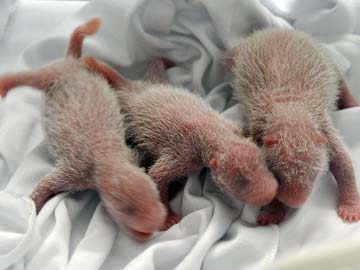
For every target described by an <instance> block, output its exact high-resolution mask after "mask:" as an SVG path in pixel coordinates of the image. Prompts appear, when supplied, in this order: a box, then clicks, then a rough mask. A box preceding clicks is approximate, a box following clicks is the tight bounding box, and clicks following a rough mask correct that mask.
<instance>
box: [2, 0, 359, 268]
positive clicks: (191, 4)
mask: <svg viewBox="0 0 360 270" xmlns="http://www.w3.org/2000/svg"><path fill="white" fill-rule="evenodd" d="M358 2H359V1H355V0H353V1H346V0H338V1H336V0H322V1H321V0H318V1H313V0H286V1H285V0H282V1H275V0H262V1H256V0H222V1H219V0H131V1H129V0H94V1H92V2H90V3H88V4H86V5H84V7H83V8H81V9H80V10H79V11H76V13H74V14H71V15H70V16H68V17H67V18H66V19H65V20H64V21H63V22H62V23H59V24H58V26H57V27H56V28H54V29H52V30H51V31H50V32H48V33H47V34H46V35H45V36H43V37H38V36H37V38H35V39H34V40H29V42H28V44H27V45H29V46H28V47H27V49H26V50H25V51H24V52H23V53H22V54H21V56H20V58H19V60H20V63H19V65H18V66H17V68H18V69H23V68H34V67H38V66H40V65H44V64H46V63H48V62H49V61H51V60H53V59H56V58H61V57H63V55H64V52H65V49H66V45H67V42H68V39H69V36H70V33H71V32H72V31H73V29H74V28H75V27H76V26H78V25H80V24H82V23H83V22H85V21H86V20H88V19H89V18H91V17H94V16H100V17H101V19H102V22H103V24H102V27H101V30H100V32H99V33H98V34H96V35H95V36H94V37H91V38H88V39H87V40H86V42H85V50H84V53H85V54H91V55H95V56H97V57H99V58H101V59H104V60H105V61H107V62H109V63H111V64H112V65H113V66H115V67H116V68H117V69H118V70H119V71H120V72H122V73H123V74H125V75H126V76H128V77H130V78H141V76H142V74H143V72H144V70H145V65H146V62H147V61H148V60H149V59H151V58H152V57H154V56H158V55H161V56H164V57H168V58H170V59H172V60H174V61H175V63H176V64H177V67H175V68H172V69H171V70H170V71H169V72H168V74H169V76H170V78H171V80H172V82H173V83H180V84H183V85H185V86H187V87H189V88H190V89H192V90H193V91H195V92H196V93H198V94H199V95H202V96H203V97H204V98H205V99H206V100H207V101H208V102H210V104H211V105H212V106H213V108H214V109H216V110H218V111H221V112H222V111H224V114H225V115H226V116H227V117H229V118H230V119H232V120H234V121H239V120H238V119H239V118H240V117H239V112H238V108H237V107H236V106H232V107H230V108H229V106H230V105H231V102H230V97H231V94H230V91H229V87H228V84H227V83H228V80H229V77H228V75H226V72H225V71H224V67H223V65H222V56H223V52H224V49H225V48H227V47H229V46H232V45H234V44H236V43H237V40H238V38H239V37H243V36H246V35H248V34H249V33H250V32H251V31H253V30H254V29H259V28H263V27H272V26H279V27H296V28H299V29H302V30H304V31H306V32H308V33H310V34H312V35H313V36H314V37H315V38H317V39H318V40H319V41H321V42H323V43H325V44H326V45H327V46H328V48H329V49H330V50H331V51H332V52H333V56H334V59H335V61H336V62H337V63H338V65H339V67H340V68H341V69H342V70H343V71H344V72H346V76H347V77H346V79H347V81H348V83H349V85H350V88H351V91H352V93H353V94H354V95H355V96H356V97H357V98H358V100H360V91H359V89H357V86H358V85H359V83H360V76H359V74H360V53H359V52H360V50H359V49H360V48H359V47H360V39H359V35H358V34H359V33H360V23H359V22H360V21H359V20H358V19H357V18H358V17H359V15H360V9H359V7H360V5H359V3H358ZM38 3H39V4H41V1H39V2H38ZM58 3H60V2H58ZM67 3H68V2H66V1H65V2H63V3H62V4H63V5H66V4H67ZM44 12H47V11H45V10H44ZM48 12H50V13H51V12H54V10H52V11H51V10H49V11H48ZM54 13H56V12H54ZM44 15H45V14H44ZM38 16H42V14H38ZM55 17H56V16H55ZM24 29H26V25H23V30H24ZM9 38H10V37H9ZM8 49H9V52H10V50H11V48H8ZM1 54H2V55H3V56H5V52H4V51H2V52H1ZM0 64H1V63H0ZM9 69H10V68H9ZM1 70H4V71H5V70H6V67H3V66H2V67H1ZM43 98H44V97H43V95H42V94H41V93H40V92H39V91H36V90H34V89H30V88H28V87H21V88H19V89H17V90H15V91H13V92H11V93H10V94H9V95H8V97H7V98H6V99H4V100H3V101H1V102H0V179H1V180H0V189H1V190H3V192H1V193H0V269H4V268H9V269H17V270H20V269H34V270H42V269H44V270H45V269H46V270H48V269H51V270H52V269H74V270H76V269H136V270H138V269H149V270H150V269H174V268H176V269H260V268H261V269H269V267H270V266H269V265H270V264H271V263H272V262H273V261H274V260H277V259H278V258H282V257H285V256H287V255H288V254H292V253H294V252H295V253H296V254H301V253H303V252H304V250H306V249H307V248H309V247H311V248H316V247H317V246H321V245H336V244H337V243H339V242H340V241H345V240H347V239H360V223H359V224H345V223H344V222H342V221H341V220H340V219H339V218H338V216H337V214H336V197H337V188H336V184H335V182H334V180H333V178H332V176H331V175H330V174H329V173H325V174H323V175H321V176H319V178H318V180H317V183H316V185H315V187H314V190H313V192H312V194H311V196H310V198H309V200H308V201H307V202H306V203H305V205H304V206H303V207H302V208H301V209H299V210H297V211H291V212H289V214H288V215H287V217H286V220H285V221H284V222H283V223H282V224H281V225H280V226H275V225H273V226H267V227H261V226H256V225H255V217H256V214H257V211H258V209H257V208H256V207H253V206H250V205H245V206H244V205H243V204H242V203H241V202H235V201H232V200H230V199H228V198H226V197H225V196H224V195H222V194H221V193H220V192H219V190H218V189H217V188H216V187H215V186H214V184H213V182H212V179H211V176H210V174H209V172H208V171H205V170H204V171H203V172H202V173H201V174H200V175H192V176H190V177H189V179H188V181H187V184H186V186H185V188H184V191H182V192H180V193H179V194H178V195H177V196H176V198H175V199H174V200H173V202H172V206H173V209H174V210H175V211H176V212H178V213H180V214H181V215H182V216H183V217H184V218H183V219H182V221H181V222H180V223H179V224H177V225H175V226H173V227H172V228H171V229H170V230H168V231H166V232H161V233H158V234H156V235H154V237H153V238H152V239H151V240H149V241H147V242H145V243H139V242H136V241H135V240H133V239H131V238H129V237H128V236H127V235H126V234H124V232H122V231H121V230H120V229H119V228H118V227H117V226H115V224H114V223H113V222H112V220H111V219H110V218H109V217H108V215H107V214H106V213H105V212H104V209H103V206H102V203H101V202H99V198H98V196H97V194H96V193H95V192H91V191H86V192H80V193H75V194H60V195H58V196H56V197H54V198H53V199H52V200H50V201H49V202H48V203H47V204H46V205H45V206H44V208H43V210H42V211H41V212H40V214H39V216H38V217H37V218H36V216H35V214H34V206H33V204H32V202H31V201H29V199H28V198H26V197H27V196H28V195H29V194H30V193H31V191H32V189H33V188H34V186H35V185H36V184H37V183H38V182H39V181H40V180H41V178H42V177H43V176H45V175H46V174H47V173H48V172H49V171H50V170H51V168H52V166H53V164H52V162H51V160H50V158H49V154H48V152H47V150H46V142H45V141H44V134H43V130H42V126H41V113H42V103H43ZM229 103H230V105H229ZM334 118H335V122H336V125H337V127H338V128H339V130H340V132H341V134H342V135H343V137H344V140H345V142H346V143H347V145H348V147H349V152H350V154H351V157H352V159H353V162H354V167H355V169H356V176H357V179H358V182H359V181H360V141H359V137H360V127H359V125H358V123H359V122H358V121H359V120H358V119H359V118H360V107H359V108H354V109H349V110H344V111H340V112H336V113H334ZM319 248H320V247H319ZM359 265H360V264H359ZM289 269H290V268H289ZM327 269H330V268H327Z"/></svg>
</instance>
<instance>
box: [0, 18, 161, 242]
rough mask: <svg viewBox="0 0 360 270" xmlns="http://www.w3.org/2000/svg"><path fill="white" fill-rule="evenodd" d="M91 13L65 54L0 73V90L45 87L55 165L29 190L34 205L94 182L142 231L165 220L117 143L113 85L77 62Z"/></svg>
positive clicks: (119, 122) (126, 221)
mask: <svg viewBox="0 0 360 270" xmlns="http://www.w3.org/2000/svg"><path fill="white" fill-rule="evenodd" d="M99 26H100V20H99V19H98V18H94V19H92V20H90V21H89V22H87V23H86V24H84V25H82V26H80V27H78V28H77V29H76V30H75V31H74V33H73V34H72V36H71V40H70V44H69V48H68V53H67V57H66V58H65V60H63V61H58V62H55V63H52V64H50V65H48V66H45V67H43V68H41V69H38V70H32V71H26V72H19V73H12V74H5V75H2V76H0V91H1V95H2V96H5V95H6V94H7V92H8V91H9V90H10V89H11V88H13V87H16V86H20V85H29V86H33V87H36V88H39V89H42V91H44V92H46V99H45V100H46V101H45V110H44V117H43V126H44V129H45V133H46V136H47V139H48V145H49V146H48V147H49V151H50V153H51V155H52V156H53V157H54V159H55V161H56V162H55V169H54V170H53V171H52V172H50V173H49V174H48V175H47V176H46V177H45V178H44V179H42V180H41V182H40V183H39V184H38V186H37V187H36V188H35V189H34V191H33V192H32V195H31V197H32V199H33V200H34V202H35V205H36V210H37V212H39V211H40V209H41V208H42V206H43V205H44V204H45V203H46V202H47V201H48V200H49V199H50V198H51V197H52V196H54V195H55V194H57V193H59V192H63V191H79V190H83V189H95V190H97V191H98V192H99V194H100V196H101V199H102V200H103V202H104V205H105V208H106V209H107V211H108V212H109V214H110V215H111V216H112V217H113V219H114V220H115V221H116V222H117V223H118V224H119V225H120V226H122V227H123V228H124V229H125V231H127V232H128V233H129V234H130V235H132V236H134V237H135V238H138V239H146V238H148V237H149V236H150V235H151V234H152V233H153V232H154V231H156V230H158V229H160V227H161V226H162V225H163V223H164V221H165V214H166V212H165V209H164V206H163V205H162V203H161V202H160V198H159V193H158V190H157V189H156V186H155V184H154V182H153V181H152V180H151V178H150V177H149V176H148V175H147V174H145V172H144V171H143V170H142V169H141V168H139V167H137V165H136V164H134V163H135V162H134V157H133V155H132V154H131V153H130V151H129V149H128V148H127V146H126V144H125V137H124V128H123V118H122V115H121V114H120V107H119V104H118V103H117V100H116V96H115V94H114V91H113V90H112V89H111V88H110V87H109V85H108V83H107V81H106V80H105V79H104V78H103V77H102V76H100V75H97V74H94V73H91V72H89V71H88V70H87V69H86V68H85V66H84V65H83V63H82V61H80V60H79V59H78V58H79V57H80V55H81V48H82V42H83V39H84V37H85V36H86V35H92V34H94V33H96V32H97V31H98V28H99Z"/></svg>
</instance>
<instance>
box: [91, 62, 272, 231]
mask: <svg viewBox="0 0 360 270" xmlns="http://www.w3.org/2000/svg"><path fill="white" fill-rule="evenodd" d="M85 62H86V63H87V66H88V68H89V69H91V70H94V72H98V73H100V74H103V75H104V77H105V78H107V80H108V81H109V83H110V84H111V85H112V86H113V88H114V89H115V90H116V91H117V96H118V102H119V104H120V107H121V109H122V112H123V113H124V116H125V119H124V123H125V124H124V125H125V128H126V130H127V133H128V134H129V137H130V138H131V140H132V141H133V142H134V144H135V145H136V146H137V148H138V150H139V152H140V153H145V155H150V156H152V157H153V158H154V160H155V164H154V165H153V166H152V167H151V168H150V170H149V175H150V176H151V177H152V179H153V180H154V181H155V183H156V185H157V187H158V189H159V191H160V196H161V200H162V202H163V203H164V204H165V205H166V207H167V210H168V217H167V221H166V223H165V225H164V226H163V229H167V228H169V227H170V226H172V225H173V224H175V223H176V222H178V221H179V216H178V215H177V214H175V213H174V212H173V211H172V210H171V209H170V206H169V198H168V187H169V182H170V181H173V180H175V179H179V178H181V177H186V176H188V175H190V174H193V173H197V172H199V171H200V170H201V169H202V168H203V167H209V168H210V169H211V171H212V174H213V176H214V180H215V183H216V184H217V185H218V186H219V187H220V189H221V190H223V191H224V192H225V193H226V194H228V195H230V196H232V197H235V198H237V199H239V200H242V201H245V202H248V203H252V204H255V205H259V206H262V205H265V204H267V203H269V202H270V201H271V200H272V199H273V198H274V197H275V195H276V191H277V187H278V184H277V182H276V180H275V178H274V177H273V175H272V174H271V173H270V172H269V170H268V169H267V167H266V165H265V162H264V160H263V158H262V156H261V152H260V151H259V149H258V147H257V146H256V145H255V144H254V143H253V142H252V141H250V140H247V139H245V138H244V137H242V136H241V132H240V131H239V129H238V127H237V126H235V125H234V124H233V123H231V122H230V121H227V120H226V119H225V118H223V117H222V116H221V115H220V114H219V113H217V112H215V111H214V110H213V109H211V107H210V106H209V105H208V104H207V103H205V102H204V101H203V100H202V99H201V98H200V97H198V96H196V95H194V94H191V93H190V92H189V91H187V90H186V89H183V88H181V87H176V86H171V85H170V84H168V83H166V78H165V68H166V64H167V63H168V61H163V60H161V59H155V60H153V61H151V62H150V64H149V67H148V71H147V75H146V78H147V80H143V81H135V82H131V81H128V80H126V79H125V78H124V77H122V76H121V75H120V74H118V73H117V72H115V71H114V70H112V69H111V68H110V67H109V66H107V65H106V64H104V63H100V62H98V61H97V60H96V59H94V58H91V57H89V58H87V59H85Z"/></svg>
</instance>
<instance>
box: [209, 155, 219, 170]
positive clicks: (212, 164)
mask: <svg viewBox="0 0 360 270" xmlns="http://www.w3.org/2000/svg"><path fill="white" fill-rule="evenodd" d="M216 167H217V160H216V158H212V159H211V160H210V168H211V169H212V170H216Z"/></svg>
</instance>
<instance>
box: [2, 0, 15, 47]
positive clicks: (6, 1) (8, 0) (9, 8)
mask: <svg viewBox="0 0 360 270" xmlns="http://www.w3.org/2000/svg"><path fill="white" fill-rule="evenodd" d="M17 2H18V1H17V0H2V1H1V2H0V40H1V39H2V37H3V34H4V32H5V29H6V26H7V23H8V21H9V18H10V16H11V14H12V13H13V12H14V10H15V8H16V5H17Z"/></svg>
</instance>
